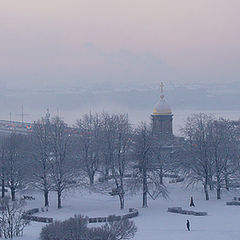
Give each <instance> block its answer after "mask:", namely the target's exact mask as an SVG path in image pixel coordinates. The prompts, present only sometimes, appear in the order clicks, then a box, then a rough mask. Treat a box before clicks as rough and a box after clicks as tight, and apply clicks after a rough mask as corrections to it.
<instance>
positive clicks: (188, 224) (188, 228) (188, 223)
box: [186, 220, 190, 231]
mask: <svg viewBox="0 0 240 240" xmlns="http://www.w3.org/2000/svg"><path fill="white" fill-rule="evenodd" d="M186 226H187V230H188V231H190V222H189V220H187V224H186Z"/></svg>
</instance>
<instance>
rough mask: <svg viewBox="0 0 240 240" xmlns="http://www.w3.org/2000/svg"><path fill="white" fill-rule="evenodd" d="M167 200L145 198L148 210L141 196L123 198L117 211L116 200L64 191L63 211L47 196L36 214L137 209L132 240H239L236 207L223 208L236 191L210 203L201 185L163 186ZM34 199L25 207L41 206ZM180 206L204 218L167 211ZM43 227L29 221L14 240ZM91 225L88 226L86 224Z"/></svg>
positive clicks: (32, 239) (33, 237)
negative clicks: (44, 207) (188, 228)
mask: <svg viewBox="0 0 240 240" xmlns="http://www.w3.org/2000/svg"><path fill="white" fill-rule="evenodd" d="M167 186H168V190H169V199H167V200H165V199H162V198H160V199H157V200H155V201H153V200H150V199H149V207H148V208H145V209H143V208H141V195H140V194H139V195H135V196H127V197H126V210H124V211H121V210H119V201H118V198H117V197H111V196H108V195H102V194H97V193H89V192H88V191H86V190H84V191H83V190H81V191H80V190H79V191H78V190H76V189H75V190H74V191H71V192H67V193H66V194H65V196H64V199H63V208H62V209H60V210H57V209H56V196H55V194H54V193H52V194H51V195H50V203H51V207H50V208H49V211H48V212H42V213H40V214H39V215H41V216H49V217H53V218H54V219H58V220H63V219H67V218H69V217H71V216H73V215H74V214H82V215H87V216H95V217H100V216H102V217H103V216H108V215H110V214H116V215H120V214H123V213H125V212H126V211H127V209H128V208H129V207H134V208H137V209H138V210H139V213H140V215H139V216H138V217H136V218H134V219H133V221H134V222H135V224H136V225H137V227H138V231H137V234H136V236H135V238H134V240H147V239H150V240H160V239H163V240H188V239H194V240H200V239H201V240H215V239H217V240H239V239H240V206H239V207H238V206H226V201H230V200H231V199H232V198H233V197H234V196H238V197H240V190H232V191H230V192H227V191H223V194H222V199H221V200H215V199H216V196H215V192H212V193H211V200H209V201H205V200H204V194H203V192H202V188H201V186H199V187H196V188H194V189H192V188H187V189H186V188H185V185H184V184H183V183H172V184H167ZM31 195H33V196H34V197H35V198H36V200H32V201H30V200H29V201H28V205H27V208H33V207H41V206H42V204H43V199H42V196H41V195H40V194H39V193H36V192H33V193H31ZM191 196H193V198H194V203H195V205H196V207H195V208H194V209H192V208H190V207H189V202H190V197H191ZM177 206H179V207H182V208H183V209H191V210H196V211H206V212H207V213H208V216H203V217H199V216H187V215H180V214H175V213H169V212H167V208H168V207H177ZM187 219H189V220H190V222H191V228H192V230H191V231H190V232H188V231H186V220H187ZM44 225H45V224H42V223H34V222H32V223H31V225H30V226H28V227H27V228H26V229H25V231H24V236H23V237H21V238H16V239H18V240H37V239H39V233H40V231H41V227H42V226H44ZM89 226H91V224H89Z"/></svg>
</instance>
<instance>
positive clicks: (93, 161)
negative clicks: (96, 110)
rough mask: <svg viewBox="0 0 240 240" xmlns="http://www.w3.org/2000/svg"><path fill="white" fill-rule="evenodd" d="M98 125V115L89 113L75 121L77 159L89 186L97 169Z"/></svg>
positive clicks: (98, 150)
mask: <svg viewBox="0 0 240 240" xmlns="http://www.w3.org/2000/svg"><path fill="white" fill-rule="evenodd" d="M100 124H101V123H100V119H99V116H98V114H94V115H92V114H91V113H90V114H88V115H84V116H83V117H82V119H80V120H78V121H77V128H78V139H77V140H78V141H77V149H78V151H77V155H78V157H77V158H78V159H79V160H80V165H81V169H82V170H83V171H84V172H86V173H87V175H88V177H89V182H90V185H92V184H93V183H94V177H95V174H96V171H97V170H98V167H99V154H100V153H99V152H100V143H99V142H100V141H101V140H100Z"/></svg>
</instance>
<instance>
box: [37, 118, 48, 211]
mask: <svg viewBox="0 0 240 240" xmlns="http://www.w3.org/2000/svg"><path fill="white" fill-rule="evenodd" d="M50 127H51V123H50V120H49V118H47V117H46V118H42V119H41V120H38V121H37V122H35V123H34V125H33V130H32V146H33V149H32V154H33V159H34V160H35V164H34V170H33V183H34V186H35V187H37V188H38V189H40V190H41V191H42V192H43V195H44V205H45V206H46V207H47V206H49V197H48V196H49V191H50V190H51V189H52V179H51V164H50V153H51V148H50V146H51V142H50V140H51V138H50Z"/></svg>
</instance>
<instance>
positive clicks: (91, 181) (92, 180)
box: [89, 174, 94, 185]
mask: <svg viewBox="0 0 240 240" xmlns="http://www.w3.org/2000/svg"><path fill="white" fill-rule="evenodd" d="M89 181H90V185H93V184H94V174H90V175H89Z"/></svg>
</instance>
